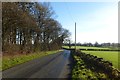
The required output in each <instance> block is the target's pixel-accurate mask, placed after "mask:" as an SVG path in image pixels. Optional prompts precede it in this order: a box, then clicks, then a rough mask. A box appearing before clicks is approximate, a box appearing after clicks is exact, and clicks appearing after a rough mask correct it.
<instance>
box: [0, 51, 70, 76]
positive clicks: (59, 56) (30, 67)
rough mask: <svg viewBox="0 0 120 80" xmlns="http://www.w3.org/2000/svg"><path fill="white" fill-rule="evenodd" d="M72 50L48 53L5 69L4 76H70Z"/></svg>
mask: <svg viewBox="0 0 120 80" xmlns="http://www.w3.org/2000/svg"><path fill="white" fill-rule="evenodd" d="M70 65H71V62H70V51H68V50H64V51H63V52H60V53H56V54H52V55H48V56H45V57H42V58H38V59H34V60H31V61H29V62H26V63H23V64H20V65H17V66H15V67H13V68H10V69H7V70H5V71H3V73H2V77H3V78H70V73H71V66H70Z"/></svg>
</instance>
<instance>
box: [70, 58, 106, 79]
mask: <svg viewBox="0 0 120 80" xmlns="http://www.w3.org/2000/svg"><path fill="white" fill-rule="evenodd" d="M74 60H75V62H76V63H75V66H74V68H73V70H72V78H73V80H79V79H80V80H99V79H108V77H107V75H106V74H104V73H97V72H93V71H92V70H91V69H89V68H87V67H86V64H85V63H84V61H83V60H82V59H81V58H80V57H79V56H74Z"/></svg>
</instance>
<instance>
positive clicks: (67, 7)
mask: <svg viewBox="0 0 120 80" xmlns="http://www.w3.org/2000/svg"><path fill="white" fill-rule="evenodd" d="M65 3H66V8H67V10H66V11H68V14H69V16H70V17H71V19H72V21H73V22H75V20H74V18H73V16H72V14H71V12H70V9H69V6H68V4H67V2H65Z"/></svg>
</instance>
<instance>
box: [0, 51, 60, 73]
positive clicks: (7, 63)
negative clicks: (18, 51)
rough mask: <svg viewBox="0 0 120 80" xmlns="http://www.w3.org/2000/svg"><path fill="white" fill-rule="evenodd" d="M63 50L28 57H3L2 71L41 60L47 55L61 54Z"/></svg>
mask: <svg viewBox="0 0 120 80" xmlns="http://www.w3.org/2000/svg"><path fill="white" fill-rule="evenodd" d="M60 51H61V50H56V51H46V52H39V53H33V54H28V55H25V54H24V55H15V56H3V58H2V68H0V71H1V70H5V69H8V68H10V67H13V66H15V65H17V64H21V63H24V62H27V61H30V60H32V59H35V58H40V57H43V56H46V55H50V54H54V53H57V52H60Z"/></svg>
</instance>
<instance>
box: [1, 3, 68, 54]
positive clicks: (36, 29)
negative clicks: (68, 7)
mask: <svg viewBox="0 0 120 80" xmlns="http://www.w3.org/2000/svg"><path fill="white" fill-rule="evenodd" d="M54 16H55V14H54V11H53V9H52V7H51V6H50V3H46V2H43V3H42V2H39V3H38V2H3V3H2V31H1V32H2V52H3V54H17V53H19V54H24V53H25V54H26V53H28V54H29V53H34V52H41V51H50V50H58V49H61V46H62V44H63V41H64V39H65V38H67V37H68V36H69V35H70V33H69V31H68V30H67V29H64V28H63V27H62V25H61V24H60V23H59V22H58V21H57V20H56V19H54Z"/></svg>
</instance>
